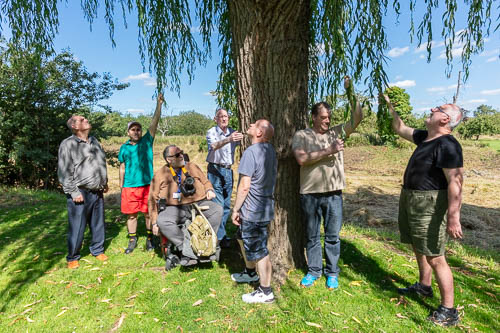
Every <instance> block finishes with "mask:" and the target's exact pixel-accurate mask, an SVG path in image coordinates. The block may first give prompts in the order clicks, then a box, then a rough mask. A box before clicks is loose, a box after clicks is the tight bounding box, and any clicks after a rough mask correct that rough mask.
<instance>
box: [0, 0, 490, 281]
mask: <svg viewBox="0 0 500 333" xmlns="http://www.w3.org/2000/svg"><path fill="white" fill-rule="evenodd" d="M57 3H58V1H57V0H8V1H6V2H5V3H4V4H3V6H2V7H1V9H0V11H1V14H0V21H7V22H8V24H9V26H10V27H11V28H12V39H13V41H15V42H20V43H24V44H31V43H33V42H34V41H37V42H41V43H43V44H44V45H50V43H51V41H52V39H53V38H54V35H55V34H56V33H57V28H58V18H57V15H58V12H57ZM101 3H102V4H103V5H104V10H105V20H106V21H107V23H108V25H109V28H110V38H111V40H112V42H113V29H114V14H115V9H116V8H120V9H121V11H122V14H123V15H122V16H123V17H126V14H127V12H128V13H130V12H134V13H136V14H137V17H138V27H139V38H138V39H139V52H140V54H141V58H142V61H143V64H145V63H146V60H147V63H148V69H149V70H150V71H154V73H155V74H156V76H157V81H158V82H157V86H158V89H159V90H162V89H164V88H165V87H167V86H168V85H167V82H169V83H170V86H169V87H170V88H173V89H177V90H178V89H179V87H180V84H179V83H180V79H179V78H180V74H181V73H183V71H184V70H185V72H186V73H187V75H188V77H189V79H190V80H191V79H192V78H193V75H194V72H195V69H196V66H197V65H204V64H205V62H206V60H207V57H208V56H209V55H210V52H211V37H212V34H213V33H214V32H216V33H217V34H218V37H219V38H218V40H219V47H220V50H221V54H222V61H221V64H220V66H219V72H220V77H219V84H218V89H217V91H218V92H220V95H218V96H220V98H219V99H220V100H219V105H226V104H227V103H226V101H228V100H229V99H230V98H233V97H234V96H237V110H238V112H239V117H240V128H241V129H242V130H243V131H244V130H246V129H247V128H248V126H249V124H250V123H251V122H253V121H255V120H256V119H258V118H267V119H269V120H270V121H271V122H272V123H273V124H274V125H275V127H276V129H277V130H276V133H275V138H274V140H273V144H274V146H275V148H276V150H277V153H278V159H279V163H278V165H279V166H278V181H277V184H278V185H277V187H276V195H275V196H276V199H277V200H276V214H275V217H276V218H275V221H274V223H273V224H272V226H271V231H270V236H271V237H270V242H269V247H270V250H271V253H272V256H271V257H272V258H273V268H274V272H275V278H278V280H280V281H283V280H284V279H285V278H286V276H287V272H288V271H289V269H290V268H291V267H296V266H301V265H303V264H304V263H305V260H304V251H303V244H304V243H303V242H304V239H303V234H304V233H303V227H302V223H301V222H300V211H299V205H298V202H299V198H298V191H299V186H298V179H299V168H298V165H297V163H296V162H295V160H294V158H293V156H292V153H291V151H290V141H291V137H292V136H293V134H294V132H295V131H296V130H298V129H302V128H304V127H306V125H307V122H308V112H307V110H308V105H310V104H311V102H312V101H314V100H317V99H319V98H320V97H321V96H328V95H336V94H337V93H338V90H339V89H340V87H341V83H342V80H343V76H344V75H346V74H349V75H350V76H351V77H352V78H353V79H354V81H355V82H356V81H359V80H360V79H362V78H365V84H366V86H367V89H368V91H369V93H370V95H374V94H377V93H378V92H379V91H382V90H383V89H384V88H385V87H386V86H387V75H386V72H385V67H386V57H385V52H386V51H387V49H388V42H387V36H386V30H385V29H386V28H385V25H384V24H383V19H384V15H385V14H386V13H387V11H388V10H394V11H395V12H396V13H399V12H400V11H401V10H405V11H406V10H408V11H409V12H411V13H414V12H415V11H416V7H417V1H416V0H410V1H400V0H393V1H387V0H370V1H359V0H347V1H346V0H324V1H321V0H297V1H289V0H267V1H261V0H226V1H219V0H194V6H195V9H194V10H191V9H190V8H189V2H188V1H187V0H180V1H163V0H161V1H160V0H150V1H135V2H134V1H132V0H106V1H102V2H101ZM420 3H421V2H419V4H420ZM493 3H494V2H493V0H483V1H479V0H478V1H467V2H466V4H465V5H461V6H458V5H457V3H456V1H455V0H446V1H445V3H444V5H443V4H442V3H441V5H442V6H443V7H444V12H442V13H441V12H439V11H438V6H439V5H440V2H439V1H427V2H425V8H424V15H423V17H422V20H421V21H420V22H415V21H414V16H413V15H410V20H411V22H409V25H408V26H409V31H410V36H411V37H415V36H416V38H417V42H418V44H419V45H420V44H421V43H422V42H423V41H424V42H426V43H427V54H428V61H430V59H431V52H432V49H431V46H432V39H433V38H435V35H433V30H432V16H433V14H436V12H437V14H438V15H440V16H441V18H442V19H441V20H440V22H442V24H443V28H442V30H441V36H442V37H443V39H444V41H445V48H446V58H447V64H448V68H447V72H448V74H450V73H451V69H452V66H451V64H452V59H453V54H452V52H451V51H452V48H453V45H454V43H455V42H457V41H460V42H461V43H463V45H464V47H463V52H462V56H461V59H462V64H463V66H462V67H463V69H464V73H465V75H464V78H465V79H466V78H467V74H468V69H469V65H470V57H471V55H472V54H476V53H478V52H480V51H482V50H483V44H484V38H486V37H487V36H489V34H490V26H491V22H492V19H491V18H492V17H493V19H494V20H496V22H498V21H500V17H498V15H497V14H496V13H493V15H492V10H491V9H492V5H493ZM98 4H99V1H98V0H82V1H81V5H82V9H83V11H84V15H85V17H86V18H87V19H88V20H89V22H90V23H92V22H93V21H94V20H95V19H96V18H97V13H98V8H99V7H98ZM402 5H404V6H405V8H403V9H402ZM497 6H499V5H497ZM459 9H461V10H463V11H468V19H467V22H466V23H465V24H464V26H463V27H462V26H461V28H463V30H461V32H460V34H459V35H456V34H455V17H457V16H458V13H457V11H458V10H459ZM497 9H498V7H497ZM192 12H194V13H196V14H195V17H196V19H197V20H198V21H199V23H200V29H199V31H200V33H201V42H200V43H197V41H196V39H195V38H194V37H193V35H192V32H191V29H190V27H191V26H192V17H191V13H192ZM496 28H498V26H497V27H496ZM113 43H114V42H113ZM247 144H248V141H246V142H244V146H245V145H247Z"/></svg>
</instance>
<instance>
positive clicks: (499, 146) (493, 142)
mask: <svg viewBox="0 0 500 333" xmlns="http://www.w3.org/2000/svg"><path fill="white" fill-rule="evenodd" d="M479 142H480V143H482V144H486V145H488V146H490V147H491V148H493V149H495V150H496V151H497V152H499V153H500V139H479Z"/></svg>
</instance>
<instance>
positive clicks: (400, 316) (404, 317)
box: [396, 313, 408, 319]
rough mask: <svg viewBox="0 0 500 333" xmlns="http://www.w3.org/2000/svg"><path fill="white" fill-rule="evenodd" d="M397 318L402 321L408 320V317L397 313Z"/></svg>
mask: <svg viewBox="0 0 500 333" xmlns="http://www.w3.org/2000/svg"><path fill="white" fill-rule="evenodd" d="M396 317H398V318H401V319H408V317H406V316H403V315H402V314H401V313H396Z"/></svg>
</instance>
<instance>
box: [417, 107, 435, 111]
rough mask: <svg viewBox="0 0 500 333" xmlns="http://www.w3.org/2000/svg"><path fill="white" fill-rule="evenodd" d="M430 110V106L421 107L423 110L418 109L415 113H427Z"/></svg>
mask: <svg viewBox="0 0 500 333" xmlns="http://www.w3.org/2000/svg"><path fill="white" fill-rule="evenodd" d="M430 109H432V106H426V107H423V108H418V109H416V110H415V111H418V112H425V111H429V110H430Z"/></svg>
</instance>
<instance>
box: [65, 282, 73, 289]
mask: <svg viewBox="0 0 500 333" xmlns="http://www.w3.org/2000/svg"><path fill="white" fill-rule="evenodd" d="M72 285H73V281H71V282H70V283H68V284H67V285H66V289H69V288H71V286H72Z"/></svg>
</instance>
